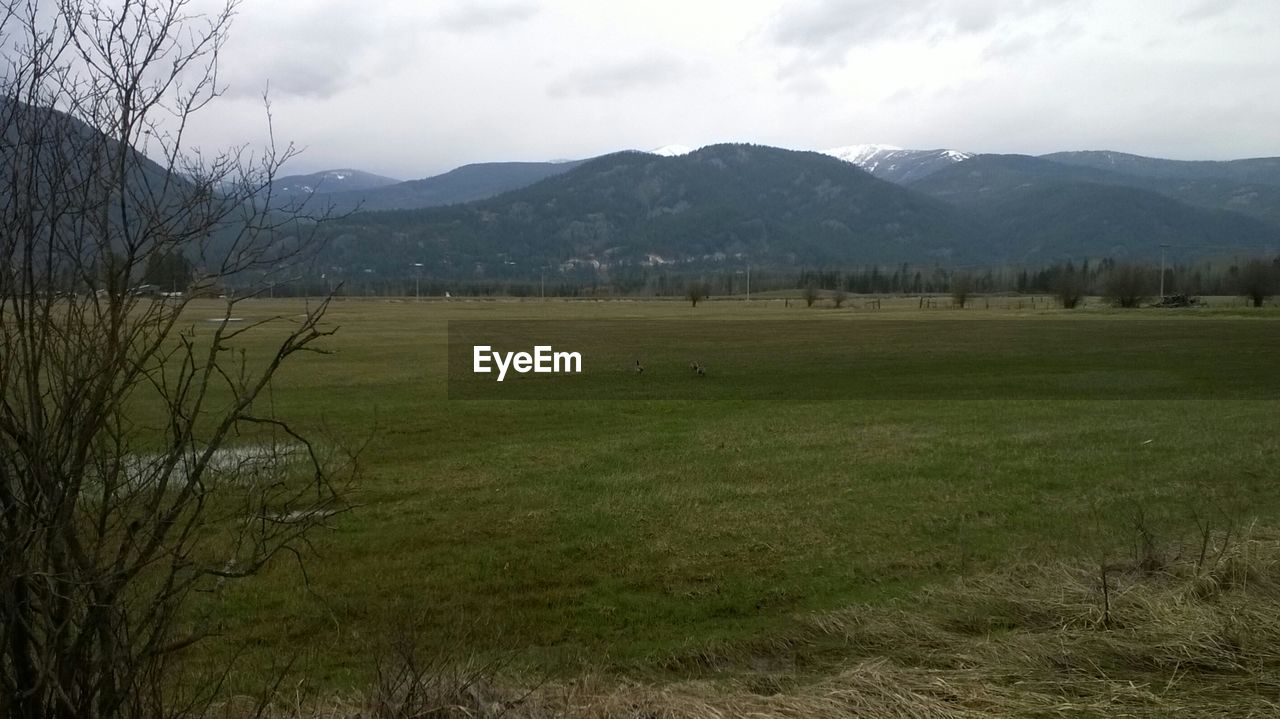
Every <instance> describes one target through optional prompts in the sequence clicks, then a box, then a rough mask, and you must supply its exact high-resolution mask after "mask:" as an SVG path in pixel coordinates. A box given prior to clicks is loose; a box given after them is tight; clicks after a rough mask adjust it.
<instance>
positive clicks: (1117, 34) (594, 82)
mask: <svg viewBox="0 0 1280 719" xmlns="http://www.w3.org/2000/svg"><path fill="white" fill-rule="evenodd" d="M221 77H222V79H223V80H224V81H225V82H227V83H228V84H229V91H228V95H227V96H226V97H225V98H223V99H221V100H220V101H219V102H218V103H217V104H215V105H213V106H211V107H210V108H209V109H207V110H206V111H205V112H204V113H203V117H202V119H201V120H200V121H199V122H198V123H197V124H196V127H195V139H196V142H197V143H198V144H199V145H202V146H205V147H209V148H212V147H222V146H228V145H235V144H240V143H242V142H252V141H255V140H259V139H261V137H262V136H263V130H264V127H265V121H264V116H263V110H262V106H261V94H262V91H263V89H264V88H265V87H266V86H267V83H268V82H270V90H271V93H270V94H271V98H272V104H273V108H272V109H273V113H274V117H275V125H276V135H277V137H280V138H285V139H290V140H293V141H295V142H296V143H298V144H299V145H303V146H305V147H306V148H307V149H306V152H305V153H304V154H303V155H302V156H301V157H300V158H299V159H298V160H296V161H295V162H294V163H293V164H292V165H291V166H290V167H289V168H287V169H289V170H290V171H297V172H309V171H314V170H320V169H328V168H336V167H355V168H359V169H365V170H369V171H372V172H378V173H382V174H386V175H390V176H392V177H396V178H400V179H411V178H418V177H425V176H428V175H433V174H437V173H439V172H443V171H445V170H448V169H450V168H453V167H456V166H458V165H462V164H466V163H469V162H486V161H497V160H548V159H562V158H579V157H589V156H594V155H598V154H601V153H605V152H611V151H614V150H620V149H628V148H634V149H649V148H653V147H657V146H660V145H665V144H669V143H679V144H685V145H692V146H695V147H697V146H700V145H704V144H709V143H714V142H725V141H747V142H756V143H762V144H769V145H777V146H781V147H790V148H797V149H821V148H826V147H832V146H838V145H847V144H856V143H886V144H892V145H898V146H901V147H909V148H926V149H932V148H944V147H945V148H954V149H960V150H968V151H975V152H1020V153H1031V154H1036V153H1045V152H1052V151H1055V150H1068V149H1113V150H1122V151H1127V152H1135V153H1139V154H1147V155H1156V156H1162V157H1172V158H1179V159H1229V158H1237V157H1254V156H1274V155H1280V92H1278V91H1277V81H1280V1H1278V0H725V1H720V0H697V1H696V2H695V1H693V0H645V1H643V2H640V1H636V2H632V1H629V0H627V1H624V0H608V1H602V0H546V1H544V2H537V1H534V0H430V1H422V0H246V2H245V4H244V6H243V7H242V9H241V12H240V14H239V16H238V18H237V19H236V22H235V25H234V26H233V28H232V36H231V39H230V42H229V43H228V46H227V48H226V52H225V53H224V54H223V56H222V63H221Z"/></svg>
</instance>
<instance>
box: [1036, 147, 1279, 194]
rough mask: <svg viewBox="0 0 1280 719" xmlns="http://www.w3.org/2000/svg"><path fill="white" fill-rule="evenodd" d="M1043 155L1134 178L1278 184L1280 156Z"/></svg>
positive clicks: (1080, 153) (1060, 153)
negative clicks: (1218, 158)
mask: <svg viewBox="0 0 1280 719" xmlns="http://www.w3.org/2000/svg"><path fill="white" fill-rule="evenodd" d="M1043 157H1044V159H1046V160H1052V161H1053V162H1057V163H1059V164H1063V165H1074V166H1078V167H1092V168H1094V169H1099V170H1110V171H1112V172H1118V173H1121V174H1125V175H1133V176H1135V177H1147V178H1153V179H1162V180H1234V181H1236V182H1240V183H1250V184H1260V185H1274V186H1277V187H1280V157H1259V158H1252V159H1247V160H1226V161H1220V162H1215V161H1205V160H1192V161H1187V160H1161V159H1158V158H1154V157H1143V156H1141V155H1129V154H1126V153H1123V152H1111V151H1109V150H1095V151H1084V152H1055V153H1053V154H1050V155H1044V156H1043Z"/></svg>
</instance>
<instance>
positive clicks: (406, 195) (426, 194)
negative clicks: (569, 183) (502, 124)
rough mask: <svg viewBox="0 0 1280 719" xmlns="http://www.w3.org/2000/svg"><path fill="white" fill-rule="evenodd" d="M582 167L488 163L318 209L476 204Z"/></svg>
mask: <svg viewBox="0 0 1280 719" xmlns="http://www.w3.org/2000/svg"><path fill="white" fill-rule="evenodd" d="M581 163H582V161H581V160H571V161H567V162H485V163H478V164H474V165H463V166H462V167H459V168H457V169H455V170H450V171H449V172H446V173H444V174H442V175H435V176H433V177H427V178H425V179H421V180H409V181H407V182H397V183H395V184H390V185H384V186H381V187H373V188H368V189H362V190H351V191H347V192H335V193H331V194H328V195H325V196H324V197H322V198H320V199H319V200H318V202H319V203H320V204H319V205H318V206H319V207H321V208H324V207H331V208H332V209H333V211H334V212H336V213H343V212H351V211H354V210H357V209H359V210H364V211H372V210H417V209H422V208H426V207H439V206H441V205H453V204H458V203H461V202H474V201H476V200H483V199H486V198H489V197H493V196H494V195H500V194H502V193H504V192H508V191H510V190H516V189H519V188H522V187H528V186H529V185H532V184H534V183H535V182H538V181H539V180H545V179H546V178H548V177H554V176H555V175H559V174H561V173H563V172H568V171H569V170H572V169H573V168H575V167H577V166H578V165H580V164H581Z"/></svg>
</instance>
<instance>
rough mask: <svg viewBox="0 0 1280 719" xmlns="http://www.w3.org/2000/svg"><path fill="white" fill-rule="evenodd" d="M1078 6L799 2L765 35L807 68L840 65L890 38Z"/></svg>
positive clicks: (1019, 0) (1068, 2)
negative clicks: (849, 55) (794, 52)
mask: <svg viewBox="0 0 1280 719" xmlns="http://www.w3.org/2000/svg"><path fill="white" fill-rule="evenodd" d="M1079 4H1081V0H896V1H895V2H884V1H883V0H800V1H799V2H795V3H793V4H791V5H790V6H788V7H787V8H785V9H784V11H783V12H782V13H780V14H779V15H778V16H776V17H775V18H774V20H773V23H772V27H771V28H770V32H769V35H770V36H771V38H772V40H773V42H774V43H775V44H776V45H777V46H779V47H781V48H785V49H792V50H797V51H799V52H800V53H802V54H803V55H804V62H805V63H806V64H812V63H818V64H827V65H831V64H840V63H841V62H842V61H843V59H844V57H845V55H846V54H847V53H848V51H849V50H850V49H851V48H854V47H859V46H866V45H872V44H875V43H877V42H883V41H892V40H908V41H913V40H920V39H925V40H928V41H930V42H936V41H938V40H942V39H948V38H955V37H962V36H968V35H977V34H982V33H987V32H991V31H993V30H996V29H998V28H1000V27H1001V26H1002V25H1005V24H1008V23H1011V22H1015V21H1022V20H1025V19H1027V18H1029V17H1031V16H1036V15H1040V14H1043V13H1046V12H1050V11H1055V10H1060V9H1064V8H1068V7H1070V6H1072V5H1079Z"/></svg>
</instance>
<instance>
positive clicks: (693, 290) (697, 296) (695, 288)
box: [685, 282, 707, 307]
mask: <svg viewBox="0 0 1280 719" xmlns="http://www.w3.org/2000/svg"><path fill="white" fill-rule="evenodd" d="M685 296H686V297H688V299H689V304H690V305H691V306H693V307H697V306H698V303H699V302H701V301H702V300H703V298H705V297H706V296H707V285H706V283H705V282H693V283H691V284H690V285H689V287H688V289H687V290H686V291H685Z"/></svg>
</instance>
